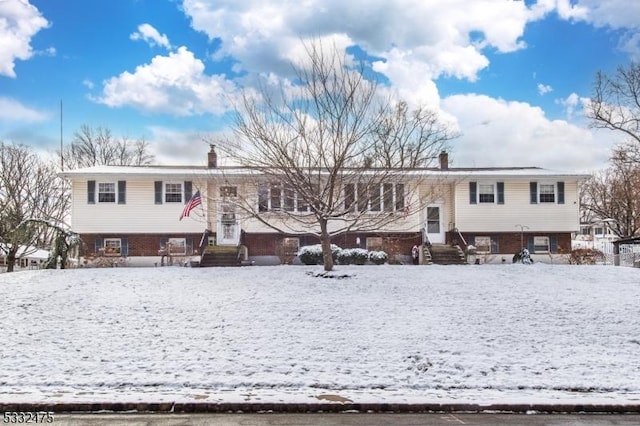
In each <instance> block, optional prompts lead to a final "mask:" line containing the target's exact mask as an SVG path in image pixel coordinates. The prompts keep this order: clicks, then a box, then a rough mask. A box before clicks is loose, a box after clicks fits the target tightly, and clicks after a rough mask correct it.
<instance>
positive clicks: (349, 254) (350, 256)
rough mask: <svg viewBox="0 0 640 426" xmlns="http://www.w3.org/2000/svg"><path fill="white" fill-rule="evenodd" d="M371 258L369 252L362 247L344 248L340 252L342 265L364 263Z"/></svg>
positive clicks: (339, 259) (339, 258)
mask: <svg viewBox="0 0 640 426" xmlns="http://www.w3.org/2000/svg"><path fill="white" fill-rule="evenodd" d="M368 258H369V252H368V251H367V250H365V249H361V248H350V249H342V250H340V252H339V253H338V261H339V262H340V264H341V265H354V264H355V265H364V263H365V262H366V261H367V259H368Z"/></svg>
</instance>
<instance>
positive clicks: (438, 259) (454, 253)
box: [429, 244, 467, 265]
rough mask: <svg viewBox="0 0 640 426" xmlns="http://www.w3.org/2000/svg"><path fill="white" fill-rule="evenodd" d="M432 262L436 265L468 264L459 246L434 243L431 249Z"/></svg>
mask: <svg viewBox="0 0 640 426" xmlns="http://www.w3.org/2000/svg"><path fill="white" fill-rule="evenodd" d="M429 251H430V253H431V263H433V264H436V265H466V264H467V262H466V261H465V258H464V254H463V253H462V251H461V250H460V248H458V247H453V246H448V245H444V244H434V245H432V246H431V247H430V249H429Z"/></svg>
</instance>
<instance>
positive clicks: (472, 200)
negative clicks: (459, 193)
mask: <svg viewBox="0 0 640 426" xmlns="http://www.w3.org/2000/svg"><path fill="white" fill-rule="evenodd" d="M477 194H478V184H477V183H476V182H469V204H478V195H477Z"/></svg>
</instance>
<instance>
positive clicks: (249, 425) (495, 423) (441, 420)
mask: <svg viewBox="0 0 640 426" xmlns="http://www.w3.org/2000/svg"><path fill="white" fill-rule="evenodd" d="M53 424H55V425H65V426H85V425H87V426H111V425H123V426H205V425H206V426H209V425H214V426H262V425H265V426H334V425H335V426H338V425H340V426H342V425H345V426H350V425H366V426H383V425H384V426H388V425H400V426H418V425H419V426H424V425H433V426H455V425H475V426H499V425H509V426H511V425H513V426H516V425H518V426H596V425H597V426H601V425H602V426H609V425H616V426H620V425H623V426H637V425H640V415H637V414H630V415H624V414H615V415H600V414H567V415H555V414H533V415H526V414H446V413H440V414H437V413H436V414H357V413H344V414H322V413H317V414H55V418H54V422H53Z"/></svg>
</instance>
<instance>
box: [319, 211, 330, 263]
mask: <svg viewBox="0 0 640 426" xmlns="http://www.w3.org/2000/svg"><path fill="white" fill-rule="evenodd" d="M320 243H321V244H322V258H323V260H324V270H325V271H327V272H329V271H331V270H332V269H333V253H332V252H331V236H330V235H329V231H328V229H327V221H326V220H321V221H320Z"/></svg>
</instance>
